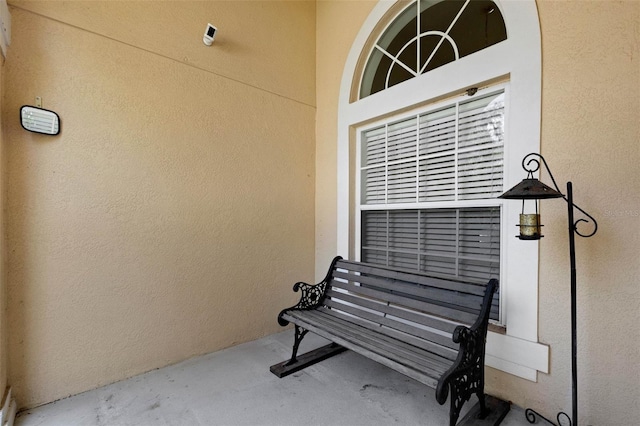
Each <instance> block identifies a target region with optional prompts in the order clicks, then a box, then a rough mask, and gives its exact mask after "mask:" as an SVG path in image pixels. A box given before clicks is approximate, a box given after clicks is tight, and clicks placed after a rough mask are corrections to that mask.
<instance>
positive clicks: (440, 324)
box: [327, 288, 459, 334]
mask: <svg viewBox="0 0 640 426" xmlns="http://www.w3.org/2000/svg"><path fill="white" fill-rule="evenodd" d="M327 296H329V297H331V298H333V299H339V300H345V301H347V302H350V303H354V304H356V305H362V306H364V307H365V308H369V309H373V310H379V311H380V312H383V313H385V314H388V315H393V316H394V317H398V318H402V319H405V320H407V321H412V322H415V323H417V324H421V325H424V326H426V327H430V328H435V329H436V330H441V331H443V332H445V333H448V334H452V333H453V330H455V328H456V327H457V326H458V325H459V324H458V323H454V322H451V321H446V320H444V319H443V318H440V317H434V316H431V315H427V314H421V313H418V312H417V311H415V310H407V309H401V308H399V307H396V306H394V305H389V304H388V303H383V302H377V301H373V300H372V299H369V298H365V297H361V296H357V295H354V294H353V293H343V292H338V291H336V290H334V289H333V288H330V289H329V290H327ZM354 299H357V300H354Z"/></svg>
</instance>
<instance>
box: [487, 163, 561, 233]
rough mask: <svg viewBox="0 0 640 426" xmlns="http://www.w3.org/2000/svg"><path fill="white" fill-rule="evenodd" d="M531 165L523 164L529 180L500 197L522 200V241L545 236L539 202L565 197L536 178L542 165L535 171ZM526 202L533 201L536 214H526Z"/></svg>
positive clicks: (535, 168) (523, 181)
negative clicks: (534, 175)
mask: <svg viewBox="0 0 640 426" xmlns="http://www.w3.org/2000/svg"><path fill="white" fill-rule="evenodd" d="M525 158H526V157H525ZM530 163H531V162H529V163H528V164H527V165H526V166H525V164H524V162H523V167H524V168H525V170H527V171H528V175H527V178H526V179H523V180H522V182H520V183H519V184H517V185H516V186H514V187H513V188H511V189H510V190H508V191H507V192H505V193H504V194H502V195H501V196H500V197H498V198H504V199H507V200H522V213H520V224H519V225H518V227H519V228H520V234H519V235H517V237H518V238H520V239H521V240H539V239H540V238H542V237H543V236H544V235H542V233H541V228H542V226H543V225H542V224H541V223H540V213H538V200H542V199H546V198H561V197H564V195H562V194H561V193H560V192H558V191H556V190H555V189H553V188H551V187H549V186H547V185H545V184H544V183H542V182H540V181H539V180H538V179H536V178H534V177H533V172H534V171H536V170H537V169H539V168H540V164H539V163H538V164H537V166H534V168H533V169H528V168H527V166H529V165H530ZM534 163H537V161H535V160H534ZM526 200H532V201H533V204H534V206H535V213H525V211H524V203H525V201H526Z"/></svg>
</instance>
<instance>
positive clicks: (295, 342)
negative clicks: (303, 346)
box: [284, 324, 309, 367]
mask: <svg viewBox="0 0 640 426" xmlns="http://www.w3.org/2000/svg"><path fill="white" fill-rule="evenodd" d="M295 326H296V331H295V336H294V340H293V352H291V359H290V360H289V361H288V362H287V363H286V364H284V365H285V366H287V367H288V366H290V365H293V364H295V363H296V362H298V358H297V356H298V348H299V347H300V342H301V341H302V339H303V338H304V336H305V334H307V333H308V332H309V330H306V329H304V328H302V327H300V326H298V325H297V324H295Z"/></svg>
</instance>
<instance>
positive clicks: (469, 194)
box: [361, 91, 504, 205]
mask: <svg viewBox="0 0 640 426" xmlns="http://www.w3.org/2000/svg"><path fill="white" fill-rule="evenodd" d="M503 129H504V92H503V91H500V92H498V93H493V94H491V95H487V96H484V97H478V98H477V99H471V100H468V101H464V102H457V103H455V104H454V105H452V106H449V107H445V108H443V109H440V110H437V111H433V112H427V113H423V114H419V115H416V116H414V117H410V118H408V119H403V120H401V121H397V122H392V123H388V124H385V125H383V126H378V127H375V128H373V129H368V130H366V131H364V132H363V134H362V150H363V152H362V170H361V182H362V188H361V203H362V204H364V205H379V204H396V203H418V202H430V201H458V200H479V199H487V198H493V197H496V196H498V195H500V194H501V192H502V175H503V167H502V165H503V146H504V131H503Z"/></svg>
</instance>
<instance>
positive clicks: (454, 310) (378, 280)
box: [323, 260, 487, 359]
mask: <svg viewBox="0 0 640 426" xmlns="http://www.w3.org/2000/svg"><path fill="white" fill-rule="evenodd" d="M328 284H329V287H328V288H327V292H326V297H325V300H324V303H323V304H324V305H325V306H326V307H328V308H330V309H331V312H332V313H333V314H335V315H338V316H340V317H342V318H344V319H345V320H347V321H350V322H356V323H358V324H359V325H362V326H364V327H367V328H370V329H375V330H376V331H379V332H382V333H383V334H386V335H388V336H389V337H392V338H399V339H401V340H403V341H406V342H408V343H410V344H412V345H414V346H417V347H420V348H422V349H427V350H429V351H432V352H434V353H437V354H439V355H441V356H444V357H446V358H449V359H455V357H456V354H457V349H458V345H457V344H456V343H454V342H453V341H452V340H451V335H452V333H453V330H454V329H455V327H456V326H458V325H460V324H463V325H467V326H470V325H472V324H473V323H474V322H475V321H476V320H477V319H478V315H479V313H480V310H481V308H482V304H483V299H484V295H485V289H486V287H487V284H486V283H484V284H482V283H479V282H475V283H474V282H467V281H463V280H455V279H447V278H440V277H433V276H428V275H425V274H421V273H412V272H409V271H398V270H393V269H390V268H385V267H380V266H374V265H370V264H364V263H359V262H352V261H348V260H339V261H338V262H336V263H335V268H334V270H333V272H332V275H331V280H330V281H329V283H328Z"/></svg>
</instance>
